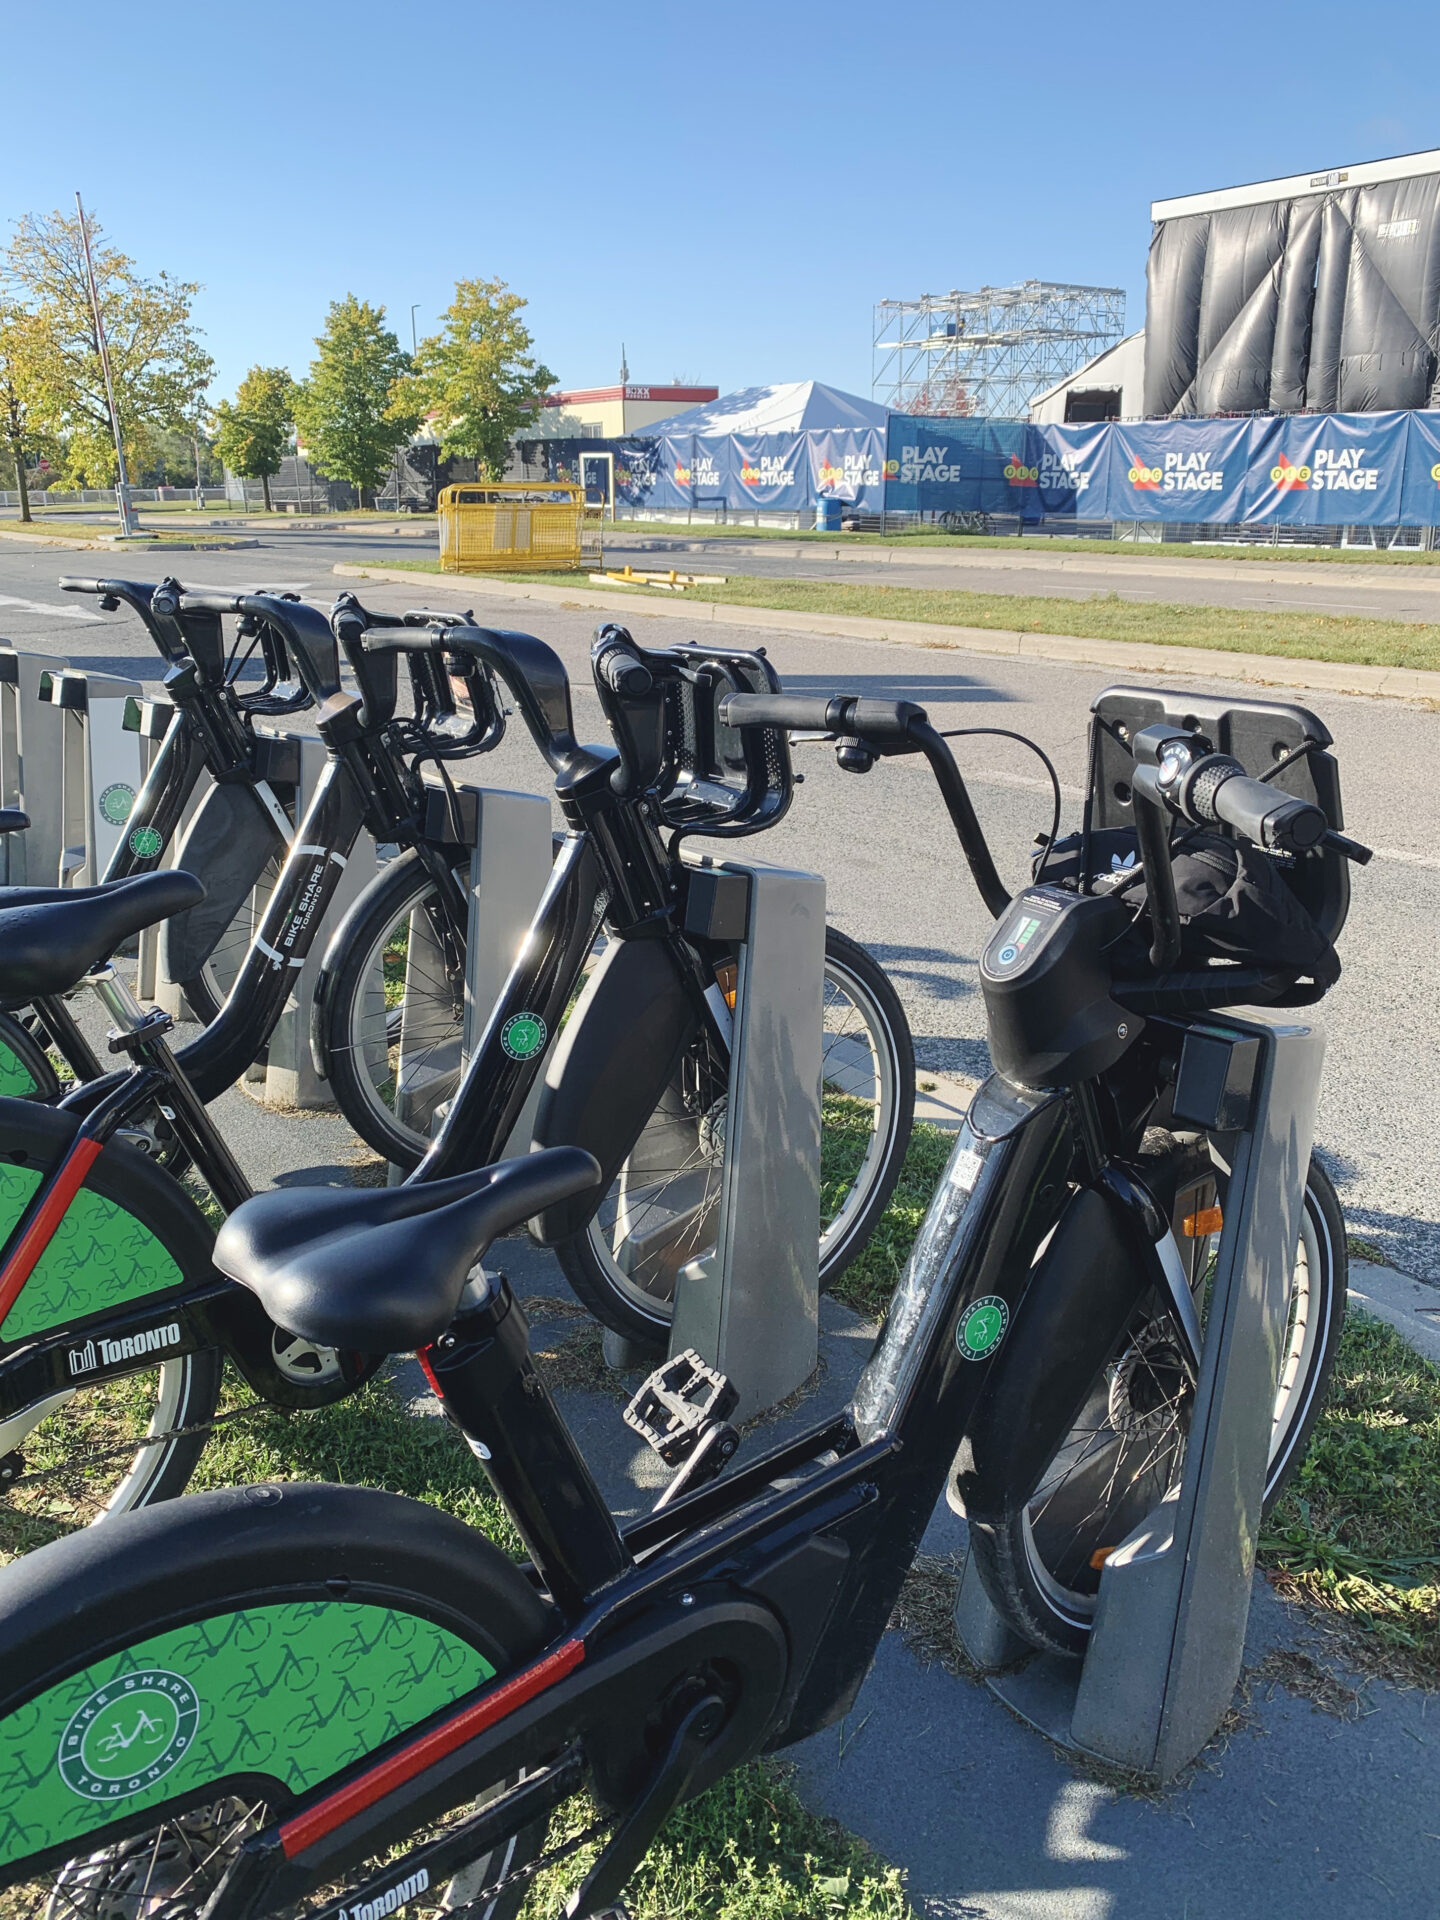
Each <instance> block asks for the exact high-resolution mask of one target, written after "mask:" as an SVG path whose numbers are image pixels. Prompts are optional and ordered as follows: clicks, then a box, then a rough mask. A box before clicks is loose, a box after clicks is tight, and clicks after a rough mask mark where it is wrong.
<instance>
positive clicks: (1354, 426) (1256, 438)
mask: <svg viewBox="0 0 1440 1920" xmlns="http://www.w3.org/2000/svg"><path fill="white" fill-rule="evenodd" d="M1407 438H1408V435H1407V432H1406V415H1405V414H1403V413H1351V414H1341V413H1331V414H1325V413H1304V414H1288V415H1287V414H1282V415H1279V416H1278V417H1276V418H1273V419H1269V420H1253V421H1252V422H1251V423H1250V480H1249V484H1248V486H1247V487H1246V490H1245V518H1246V519H1247V520H1249V521H1257V520H1258V521H1277V520H1278V521H1279V522H1281V524H1282V525H1288V526H1303V527H1329V526H1343V525H1347V524H1353V525H1358V526H1388V527H1393V526H1397V525H1398V524H1399V521H1400V501H1401V495H1402V493H1403V490H1404V469H1405V449H1406V441H1407Z"/></svg>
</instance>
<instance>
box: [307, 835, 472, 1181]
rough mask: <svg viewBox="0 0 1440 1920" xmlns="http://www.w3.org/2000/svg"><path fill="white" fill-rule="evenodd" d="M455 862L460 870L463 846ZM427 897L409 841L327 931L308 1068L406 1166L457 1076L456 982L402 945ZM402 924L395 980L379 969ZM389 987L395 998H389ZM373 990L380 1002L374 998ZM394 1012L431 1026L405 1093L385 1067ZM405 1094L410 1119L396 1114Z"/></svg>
mask: <svg viewBox="0 0 1440 1920" xmlns="http://www.w3.org/2000/svg"><path fill="white" fill-rule="evenodd" d="M456 860H457V865H458V864H459V863H460V862H461V861H463V862H465V863H466V864H467V868H468V861H469V852H468V850H463V851H461V852H460V853H459V854H458V855H457V856H456ZM435 897H436V887H435V882H434V881H433V880H432V879H431V877H430V875H429V873H428V872H427V871H426V869H425V867H424V865H423V864H422V863H421V859H420V855H419V853H418V852H417V851H416V850H415V849H414V848H413V847H412V848H410V849H408V850H407V851H406V852H405V853H402V854H400V855H399V856H398V858H396V859H394V860H391V861H389V862H388V863H387V865H386V866H385V868H384V869H383V871H382V872H381V873H379V874H377V875H376V877H375V879H373V880H372V881H371V882H370V884H369V885H368V886H367V887H366V888H365V890H364V892H363V893H362V894H361V895H360V897H359V898H358V899H357V900H356V902H355V904H354V906H353V907H352V908H351V909H350V911H349V912H348V913H347V914H346V916H345V918H344V920H343V921H342V922H341V924H340V926H339V927H338V928H337V930H336V933H335V938H334V942H333V944H332V946H331V949H330V952H329V953H328V954H327V955H326V961H325V968H324V972H323V974H322V977H321V981H320V985H319V988H318V990H317V993H316V1002H315V1030H316V1032H317V1034H318V1036H319V1042H320V1050H321V1058H320V1061H319V1063H318V1064H319V1065H320V1067H321V1069H322V1071H323V1072H324V1073H325V1074H326V1075H327V1077H328V1078H329V1081H330V1088H331V1091H332V1093H333V1094H334V1096H335V1099H336V1102H337V1103H338V1105H339V1107H340V1111H341V1112H342V1113H343V1114H344V1116H345V1118H346V1119H347V1120H348V1121H349V1123H350V1125H351V1126H352V1127H353V1128H354V1129H355V1131H356V1133H358V1134H359V1135H360V1138H361V1139H362V1140H363V1141H364V1142H365V1143H366V1145H367V1146H369V1147H371V1148H373V1149H374V1151H375V1152H376V1153H378V1154H379V1155H380V1156H381V1157H382V1158H383V1159H386V1160H389V1161H392V1162H394V1164H395V1165H397V1166H401V1167H405V1168H407V1169H408V1168H410V1167H414V1166H416V1165H417V1164H418V1163H419V1161H420V1159H421V1157H422V1155H423V1154H424V1152H425V1150H426V1148H427V1147H428V1146H429V1144H430V1124H431V1120H432V1119H433V1115H434V1111H435V1108H436V1107H437V1106H438V1105H440V1104H441V1103H442V1102H443V1101H445V1100H447V1099H448V1098H449V1097H450V1094H451V1093H452V1092H453V1091H454V1089H455V1087H456V1086H457V1085H458V1083H459V1078H460V1045H461V1040H462V1038H463V1033H464V1017H465V1001H464V984H463V981H452V980H450V979H449V978H448V977H447V976H445V975H444V974H443V972H441V971H439V970H437V969H435V968H432V967H430V966H429V965H427V964H424V963H423V962H422V961H421V960H420V959H419V958H415V959H414V964H412V953H411V949H410V945H409V938H410V931H411V930H413V925H414V918H413V917H414V915H415V914H416V913H417V912H419V911H422V910H423V909H424V908H425V907H426V905H427V904H428V903H431V902H433V901H434V899H435ZM402 923H403V924H404V926H405V927H406V929H407V932H406V934H405V935H404V936H403V938H404V941H405V946H404V954H405V960H404V966H405V973H404V977H403V979H401V980H399V981H397V980H394V979H391V978H390V977H389V974H390V972H391V971H392V970H393V968H394V966H395V964H396V962H395V960H394V959H393V957H392V942H395V941H399V940H400V939H401V937H402V936H401V935H400V934H399V929H400V927H401V925H402ZM395 950H396V951H398V949H395ZM397 985H398V986H399V987H400V989H401V998H400V999H398V1000H394V1001H393V1003H392V998H391V996H392V994H393V993H394V990H395V988H396V987H397ZM377 986H378V987H379V989H380V991H381V993H382V995H383V1000H384V1004H383V1007H382V1006H380V1005H379V1004H378V1003H377V999H376V995H377ZM382 1013H383V1029H382V1026H381V1015H382ZM402 1018H403V1019H405V1020H407V1021H410V1020H413V1022H414V1029H413V1030H414V1031H420V1030H421V1029H422V1028H423V1030H424V1031H426V1032H429V1030H430V1028H431V1027H432V1026H433V1029H434V1043H433V1049H431V1048H422V1047H421V1046H418V1045H417V1046H416V1047H415V1048H413V1049H412V1050H411V1051H410V1053H409V1056H408V1065H407V1071H408V1072H409V1073H410V1075H411V1086H410V1088H409V1089H408V1090H407V1089H397V1088H396V1085H395V1080H394V1072H393V1069H394V1066H395V1062H396V1058H397V1054H398V1043H399V1038H400V1034H399V1022H400V1021H401V1019H402ZM382 1047H383V1054H382V1051H381V1049H382ZM382 1058H383V1060H384V1062H385V1067H384V1068H383V1070H382V1067H381V1061H382ZM407 1092H408V1093H409V1095H410V1098H411V1102H412V1107H411V1112H412V1114H413V1117H414V1120H415V1122H416V1123H415V1124H410V1122H409V1119H408V1118H407V1117H406V1116H405V1115H403V1114H401V1113H397V1111H396V1107H397V1104H398V1102H399V1101H401V1100H403V1099H404V1098H405V1097H406V1094H407Z"/></svg>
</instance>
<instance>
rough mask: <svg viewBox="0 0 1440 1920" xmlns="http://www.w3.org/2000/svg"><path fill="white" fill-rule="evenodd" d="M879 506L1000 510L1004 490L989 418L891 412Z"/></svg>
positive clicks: (895, 509)
mask: <svg viewBox="0 0 1440 1920" xmlns="http://www.w3.org/2000/svg"><path fill="white" fill-rule="evenodd" d="M885 506H886V510H887V511H888V512H890V513H984V512H1002V513H1003V512H1004V511H1005V506H1006V495H1005V488H1004V485H1003V482H1001V480H1000V478H999V467H998V463H997V461H996V460H995V457H994V446H993V434H992V430H991V427H990V424H989V422H988V421H985V420H927V419H923V418H917V417H916V416H915V415H913V414H908V413H892V414H891V416H890V421H889V427H888V430H887V432H886V436H885Z"/></svg>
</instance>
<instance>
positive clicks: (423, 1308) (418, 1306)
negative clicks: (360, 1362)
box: [213, 1147, 600, 1353]
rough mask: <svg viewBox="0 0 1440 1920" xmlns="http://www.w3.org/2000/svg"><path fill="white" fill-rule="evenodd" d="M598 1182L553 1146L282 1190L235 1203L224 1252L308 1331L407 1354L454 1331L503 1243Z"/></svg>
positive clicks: (367, 1349) (570, 1151) (273, 1306)
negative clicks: (364, 1183)
mask: <svg viewBox="0 0 1440 1920" xmlns="http://www.w3.org/2000/svg"><path fill="white" fill-rule="evenodd" d="M599 1179H600V1168H599V1166H598V1165H597V1163H596V1162H595V1160H594V1159H593V1158H592V1157H591V1155H590V1154H588V1153H584V1152H582V1151H581V1149H580V1148H579V1147H551V1148H549V1149H547V1150H546V1151H545V1152H543V1153H532V1154H527V1155H526V1156H525V1157H524V1158H523V1159H519V1160H504V1161H501V1163H500V1164H499V1165H498V1166H494V1167H484V1168H482V1169H481V1170H480V1172H478V1173H462V1174H457V1175H456V1176H455V1178H454V1179H451V1180H436V1181H435V1182H433V1184H431V1185H428V1186H404V1187H362V1188H359V1189H356V1188H353V1187H340V1188H326V1189H323V1190H321V1191H318V1192H317V1191H316V1189H315V1188H313V1187H291V1188H280V1189H277V1190H276V1191H275V1192H273V1193H260V1194H257V1195H256V1196H255V1198H254V1199H253V1200H247V1201H246V1202H245V1204H244V1205H243V1206H241V1207H237V1208H236V1210H235V1212H234V1213H232V1214H231V1216H230V1218H229V1219H228V1220H227V1221H226V1222H225V1224H224V1226H223V1227H222V1228H221V1229H220V1234H219V1238H218V1239H217V1240H216V1242H215V1252H214V1256H213V1257H214V1261H215V1265H216V1266H217V1267H218V1268H219V1269H220V1271H221V1272H222V1273H226V1274H228V1275H229V1276H230V1278H231V1279H232V1280H238V1281H240V1282H241V1284H242V1285H243V1286H247V1287H249V1289H250V1290H251V1292H252V1293H255V1294H258V1296H259V1298H260V1301H261V1304H262V1305H263V1306H264V1308H265V1311H266V1312H267V1313H268V1314H269V1315H270V1318H271V1319H272V1320H274V1321H275V1322H276V1323H277V1324H278V1325H279V1326H281V1327H283V1328H285V1330H286V1331H287V1332H289V1333H294V1334H298V1335H299V1337H300V1338H301V1339H302V1340H314V1341H316V1342H317V1343H318V1344H319V1345H321V1346H326V1347H343V1348H347V1349H355V1350H358V1351H360V1352H362V1353H402V1352H405V1351H407V1350H411V1349H414V1348H416V1347H426V1346H429V1344H430V1342H431V1341H432V1340H436V1339H438V1338H439V1336H440V1335H441V1334H442V1333H443V1332H444V1331H445V1329H446V1327H448V1326H449V1324H450V1322H451V1321H452V1320H453V1319H454V1318H455V1313H456V1309H457V1308H458V1307H459V1304H460V1295H461V1293H462V1292H463V1291H464V1288H465V1280H466V1276H467V1275H468V1274H469V1272H470V1269H471V1268H472V1267H473V1266H474V1265H475V1263H476V1261H477V1260H480V1259H483V1257H484V1255H485V1251H486V1249H487V1248H488V1247H489V1246H490V1245H491V1243H492V1242H493V1241H495V1240H498V1239H499V1238H500V1236H501V1234H503V1233H509V1232H510V1231H511V1229H512V1228H514V1227H518V1226H519V1225H520V1224H521V1222H522V1221H525V1220H528V1219H530V1218H531V1217H532V1215H534V1214H537V1213H542V1212H543V1211H544V1210H545V1208H546V1207H553V1206H558V1205H559V1204H560V1202H561V1201H563V1200H568V1199H570V1198H571V1197H572V1195H574V1194H577V1193H583V1192H584V1191H586V1189H587V1188H590V1187H593V1186H595V1185H597V1184H598V1182H599Z"/></svg>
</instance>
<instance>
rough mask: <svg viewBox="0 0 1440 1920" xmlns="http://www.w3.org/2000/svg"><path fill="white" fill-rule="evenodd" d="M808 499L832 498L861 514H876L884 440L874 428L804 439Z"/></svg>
mask: <svg viewBox="0 0 1440 1920" xmlns="http://www.w3.org/2000/svg"><path fill="white" fill-rule="evenodd" d="M805 438H806V441H807V443H808V445H807V448H806V451H807V453H808V455H809V463H810V486H811V489H812V498H814V499H818V498H819V497H820V495H821V494H822V493H828V494H831V495H833V496H834V497H835V498H836V499H838V500H844V501H847V502H849V503H850V504H852V505H854V506H856V507H858V508H859V509H860V510H861V511H862V512H864V513H879V512H880V510H881V508H882V507H883V505H884V495H885V438H884V435H883V434H881V433H880V432H879V431H878V429H876V428H874V427H845V428H841V429H840V430H839V431H837V432H834V433H825V432H821V431H818V430H815V429H812V430H811V431H809V432H807V434H806V435H805Z"/></svg>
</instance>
